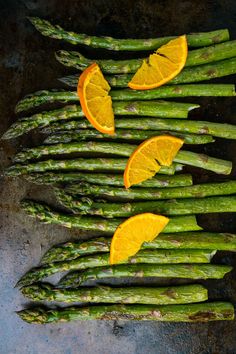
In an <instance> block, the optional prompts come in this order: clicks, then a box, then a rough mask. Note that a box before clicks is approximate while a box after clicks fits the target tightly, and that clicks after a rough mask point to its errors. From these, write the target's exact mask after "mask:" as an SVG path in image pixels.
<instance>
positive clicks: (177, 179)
mask: <svg viewBox="0 0 236 354" xmlns="http://www.w3.org/2000/svg"><path fill="white" fill-rule="evenodd" d="M24 177H25V178H26V179H27V180H29V181H31V182H34V183H38V184H55V183H58V182H59V183H60V182H76V181H77V182H78V181H79V182H87V183H96V184H101V185H107V186H120V187H123V186H124V178H123V176H122V175H114V174H113V175H111V174H106V173H86V172H84V173H83V172H81V173H73V172H68V173H53V172H48V173H32V174H30V175H24ZM192 184H193V180H192V176H191V175H189V174H179V175H174V176H167V175H166V176H159V175H156V176H154V177H153V178H151V179H148V180H147V181H144V182H142V183H139V184H136V185H134V186H132V188H130V189H129V190H132V189H133V188H136V187H137V188H140V187H141V188H142V187H145V188H151V187H158V188H159V187H163V188H164V187H183V186H191V185H192Z"/></svg>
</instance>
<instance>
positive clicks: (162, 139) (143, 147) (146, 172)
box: [124, 135, 184, 188]
mask: <svg viewBox="0 0 236 354" xmlns="http://www.w3.org/2000/svg"><path fill="white" fill-rule="evenodd" d="M183 143H184V140H182V139H179V138H176V137H173V136H169V135H160V136H154V137H152V138H150V139H147V140H145V141H144V142H143V143H142V144H140V145H139V146H138V147H137V148H136V149H135V150H134V152H133V153H132V155H131V156H130V158H129V160H128V162H127V165H126V168H125V171H124V185H125V187H126V188H129V187H130V186H132V185H133V184H138V183H141V182H143V181H145V180H147V179H148V178H152V177H153V176H154V175H155V174H156V173H157V172H158V171H159V170H160V168H161V166H170V165H171V164H172V162H173V160H174V158H175V156H176V154H177V153H178V151H179V149H180V148H181V147H182V146H183Z"/></svg>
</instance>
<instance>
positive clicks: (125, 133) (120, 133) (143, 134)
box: [43, 129, 214, 144]
mask: <svg viewBox="0 0 236 354" xmlns="http://www.w3.org/2000/svg"><path fill="white" fill-rule="evenodd" d="M166 134H168V135H173V136H177V137H178V138H180V139H183V140H184V142H185V143H186V144H207V143H212V142H214V139H213V137H212V136H211V135H198V134H181V133H176V132H172V133H171V134H170V133H169V132H168V131H163V130H161V131H159V130H157V131H153V130H127V129H116V132H115V134H113V135H109V136H108V135H105V134H103V133H100V132H99V131H97V130H95V129H81V130H77V131H76V132H74V131H64V132H62V133H60V134H58V133H57V134H52V135H49V136H48V137H47V138H46V139H45V140H44V142H43V143H44V144H58V143H69V142H72V141H77V142H79V141H82V140H86V139H95V140H97V139H98V140H100V139H102V140H103V141H109V140H118V139H119V140H124V141H127V140H128V141H129V140H135V141H140V142H141V141H143V140H145V139H148V138H151V137H153V136H157V135H166Z"/></svg>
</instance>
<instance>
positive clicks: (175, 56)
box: [128, 35, 188, 90]
mask: <svg viewBox="0 0 236 354" xmlns="http://www.w3.org/2000/svg"><path fill="white" fill-rule="evenodd" d="M187 55H188V45H187V38H186V36H185V35H183V36H180V37H178V38H176V39H172V40H171V41H169V42H168V43H167V44H165V45H163V46H161V47H160V48H159V49H157V50H156V52H155V53H154V54H151V55H150V56H149V58H147V59H144V61H143V63H142V65H141V67H140V68H139V69H138V70H137V72H136V73H135V75H134V76H133V78H132V80H131V81H130V82H129V83H128V86H129V87H130V88H132V89H134V90H148V89H152V88H155V87H159V86H161V85H164V84H165V83H167V82H168V81H170V80H172V79H173V78H174V77H175V76H177V75H178V74H179V73H180V71H181V70H182V69H183V67H184V65H185V63H186V60H187Z"/></svg>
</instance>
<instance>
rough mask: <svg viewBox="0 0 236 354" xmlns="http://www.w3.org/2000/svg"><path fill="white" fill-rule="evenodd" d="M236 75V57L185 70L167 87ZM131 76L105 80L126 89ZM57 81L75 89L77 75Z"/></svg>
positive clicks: (108, 76)
mask: <svg viewBox="0 0 236 354" xmlns="http://www.w3.org/2000/svg"><path fill="white" fill-rule="evenodd" d="M232 74H236V57H234V58H231V59H225V60H221V61H219V62H215V63H213V64H212V63H211V64H204V65H199V66H196V67H189V68H185V69H183V70H182V71H181V73H180V74H179V75H177V76H176V77H175V78H174V79H173V80H171V81H169V82H168V85H173V84H174V85H176V84H188V83H192V82H200V81H206V80H211V79H215V78H218V77H223V76H228V75H232ZM132 76H133V74H120V75H119V74H118V75H106V80H107V81H108V83H109V85H110V86H112V87H127V85H128V83H129V81H130V80H131V79H132ZM59 81H61V82H63V83H64V84H66V85H68V86H70V87H77V85H78V74H75V75H69V76H66V77H62V78H60V79H59Z"/></svg>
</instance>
